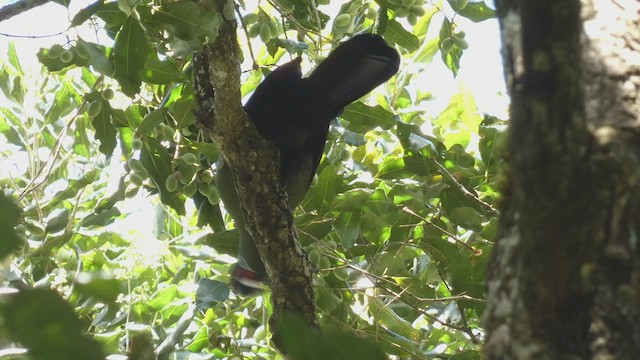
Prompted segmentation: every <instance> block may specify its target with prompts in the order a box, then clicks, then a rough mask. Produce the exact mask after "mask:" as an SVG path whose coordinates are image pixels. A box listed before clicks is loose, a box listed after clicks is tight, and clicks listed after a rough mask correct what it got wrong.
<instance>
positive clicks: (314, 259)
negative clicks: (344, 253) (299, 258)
mask: <svg viewBox="0 0 640 360" xmlns="http://www.w3.org/2000/svg"><path fill="white" fill-rule="evenodd" d="M307 258H308V259H309V262H310V263H311V264H312V265H313V266H315V267H316V268H319V267H320V258H321V255H320V252H319V251H318V250H316V249H313V250H311V251H309V253H308V254H307Z"/></svg>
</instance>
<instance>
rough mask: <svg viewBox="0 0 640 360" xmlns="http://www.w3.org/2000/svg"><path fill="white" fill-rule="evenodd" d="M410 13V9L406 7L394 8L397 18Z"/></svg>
mask: <svg viewBox="0 0 640 360" xmlns="http://www.w3.org/2000/svg"><path fill="white" fill-rule="evenodd" d="M409 14H411V10H409V9H408V8H406V7H399V8H397V9H396V16H397V17H399V18H403V17H407V16H409Z"/></svg>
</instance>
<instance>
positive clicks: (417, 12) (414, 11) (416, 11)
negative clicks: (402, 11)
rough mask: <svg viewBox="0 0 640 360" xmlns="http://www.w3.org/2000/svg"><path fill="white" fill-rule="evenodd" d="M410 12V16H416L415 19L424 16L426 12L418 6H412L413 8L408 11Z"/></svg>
mask: <svg viewBox="0 0 640 360" xmlns="http://www.w3.org/2000/svg"><path fill="white" fill-rule="evenodd" d="M410 11H411V14H412V15H415V16H417V17H420V16H422V15H424V14H426V11H425V10H424V8H423V7H422V6H420V5H413V6H412V7H411V10H410Z"/></svg>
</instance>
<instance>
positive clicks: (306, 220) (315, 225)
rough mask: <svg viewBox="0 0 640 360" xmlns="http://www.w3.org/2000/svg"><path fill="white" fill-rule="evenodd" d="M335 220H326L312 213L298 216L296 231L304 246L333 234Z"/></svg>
mask: <svg viewBox="0 0 640 360" xmlns="http://www.w3.org/2000/svg"><path fill="white" fill-rule="evenodd" d="M333 222H334V219H332V218H324V217H321V216H318V215H314V214H311V213H306V214H302V215H299V216H296V218H295V223H296V230H298V237H299V239H300V244H302V246H307V245H309V244H313V243H315V242H317V241H320V240H322V239H324V237H325V236H327V234H329V232H331V229H332V224H333Z"/></svg>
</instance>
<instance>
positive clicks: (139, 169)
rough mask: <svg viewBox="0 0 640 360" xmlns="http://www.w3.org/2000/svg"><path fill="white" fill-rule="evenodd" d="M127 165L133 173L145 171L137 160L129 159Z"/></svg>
mask: <svg viewBox="0 0 640 360" xmlns="http://www.w3.org/2000/svg"><path fill="white" fill-rule="evenodd" d="M127 165H129V169H131V170H132V171H134V172H138V173H139V172H142V171H145V168H144V165H142V163H141V162H140V160H138V159H135V158H131V159H129V160H127Z"/></svg>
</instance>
